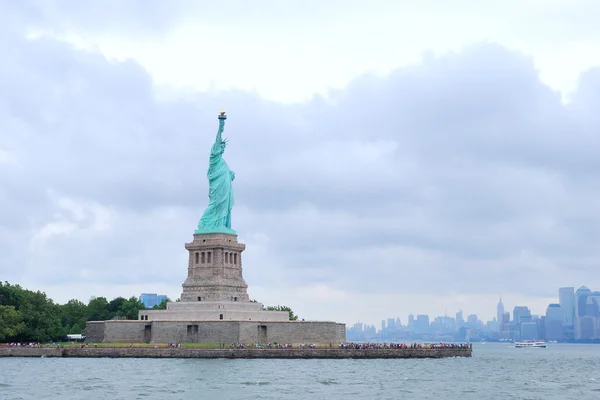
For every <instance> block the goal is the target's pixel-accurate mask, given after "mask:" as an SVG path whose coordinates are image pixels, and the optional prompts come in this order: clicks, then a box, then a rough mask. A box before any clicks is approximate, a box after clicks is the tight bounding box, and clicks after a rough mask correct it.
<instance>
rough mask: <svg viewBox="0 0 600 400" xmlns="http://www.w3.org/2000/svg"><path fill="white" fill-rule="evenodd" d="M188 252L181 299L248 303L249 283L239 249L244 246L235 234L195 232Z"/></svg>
mask: <svg viewBox="0 0 600 400" xmlns="http://www.w3.org/2000/svg"><path fill="white" fill-rule="evenodd" d="M185 248H186V249H187V250H188V251H189V253H190V256H189V261H188V276H187V279H186V280H185V282H183V285H182V286H183V293H182V294H181V302H198V301H200V302H201V301H209V302H215V301H217V302H219V301H233V302H249V301H250V298H249V297H248V285H247V284H246V282H245V281H244V278H243V276H242V252H243V251H244V250H245V249H246V245H245V244H242V243H238V241H237V236H236V235H229V234H225V233H204V234H195V235H194V240H193V241H192V242H191V243H186V244H185Z"/></svg>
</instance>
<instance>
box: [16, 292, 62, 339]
mask: <svg viewBox="0 0 600 400" xmlns="http://www.w3.org/2000/svg"><path fill="white" fill-rule="evenodd" d="M19 311H20V312H21V315H22V317H23V322H24V323H25V326H26V329H25V331H23V332H22V333H21V334H20V335H18V338H19V340H21V341H28V340H32V341H35V342H44V341H47V340H51V339H55V338H58V337H60V336H63V335H64V330H63V328H62V325H61V323H60V315H59V309H58V306H57V305H56V304H54V302H53V301H52V300H51V299H49V298H48V297H47V296H46V293H44V292H40V291H37V292H32V291H30V290H27V291H25V293H24V296H23V299H22V301H21V304H20V305H19Z"/></svg>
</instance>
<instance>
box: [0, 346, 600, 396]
mask: <svg viewBox="0 0 600 400" xmlns="http://www.w3.org/2000/svg"><path fill="white" fill-rule="evenodd" d="M0 370H1V371H2V374H0V399H7V400H9V399H103V400H104V399H184V398H194V399H223V400H226V399H236V400H241V399H328V400H332V399H346V398H348V399H419V400H424V399H436V400H437V399H445V400H454V399H456V400H458V399H460V400H464V399H484V398H485V399H498V400H510V399H519V400H537V399H539V400H542V399H543V400H554V399H556V400H568V399H573V400H588V399H589V400H597V399H600V345H575V344H549V345H548V347H547V348H545V349H543V348H535V349H517V348H515V347H514V346H512V345H509V344H499V343H486V344H475V345H474V346H473V357H472V358H447V359H387V360H386V359H384V360H353V359H343V360H314V359H311V360H279V359H260V360H244V359H237V360H227V359H124V358H120V359H108V358H102V359H77V358H0Z"/></svg>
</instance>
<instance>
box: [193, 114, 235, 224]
mask: <svg viewBox="0 0 600 400" xmlns="http://www.w3.org/2000/svg"><path fill="white" fill-rule="evenodd" d="M226 119H227V116H226V115H225V111H221V113H220V115H219V130H218V131H217V137H216V138H215V143H214V144H213V146H212V149H211V152H210V159H209V163H208V172H207V174H206V176H207V178H208V186H209V190H208V207H206V210H205V211H204V214H203V215H202V218H200V221H199V222H198V229H196V232H195V233H196V234H201V233H214V232H218V233H229V234H232V235H235V234H236V232H235V231H234V230H233V229H231V209H232V208H233V203H234V202H233V187H232V181H233V179H234V178H235V174H234V173H233V171H231V170H230V169H229V166H228V165H227V163H226V162H225V160H223V153H224V152H225V147H227V140H223V138H222V135H223V130H224V129H225V120H226Z"/></svg>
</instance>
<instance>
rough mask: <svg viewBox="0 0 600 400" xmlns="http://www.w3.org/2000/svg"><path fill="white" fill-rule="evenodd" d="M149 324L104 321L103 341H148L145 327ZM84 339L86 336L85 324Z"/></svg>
mask: <svg viewBox="0 0 600 400" xmlns="http://www.w3.org/2000/svg"><path fill="white" fill-rule="evenodd" d="M147 326H148V327H150V326H151V324H149V323H147V322H145V321H112V320H111V321H104V339H103V340H102V341H103V342H108V343H115V342H134V343H142V342H148V341H149V335H147V334H145V331H146V329H147V328H146V327H147ZM86 341H90V340H89V339H88V337H87V325H86Z"/></svg>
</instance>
